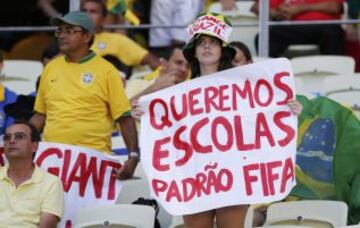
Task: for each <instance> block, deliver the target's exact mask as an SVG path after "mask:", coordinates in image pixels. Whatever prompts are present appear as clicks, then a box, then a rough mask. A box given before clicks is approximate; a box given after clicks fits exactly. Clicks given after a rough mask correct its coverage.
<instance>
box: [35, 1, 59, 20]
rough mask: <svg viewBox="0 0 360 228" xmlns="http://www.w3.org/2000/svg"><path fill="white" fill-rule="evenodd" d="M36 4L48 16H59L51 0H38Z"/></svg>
mask: <svg viewBox="0 0 360 228" xmlns="http://www.w3.org/2000/svg"><path fill="white" fill-rule="evenodd" d="M38 5H39V7H40V8H41V9H42V11H43V12H44V13H45V14H46V15H47V16H48V17H49V18H53V17H58V16H61V14H60V13H59V12H58V11H57V10H56V9H55V8H54V6H53V5H52V4H51V0H39V1H38Z"/></svg>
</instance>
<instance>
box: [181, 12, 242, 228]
mask: <svg viewBox="0 0 360 228" xmlns="http://www.w3.org/2000/svg"><path fill="white" fill-rule="evenodd" d="M211 22H215V23H214V24H216V25H218V26H213V27H209V26H207V25H209V24H210V23H211ZM204 25H206V26H204ZM230 26H231V24H230V22H229V21H228V20H227V18H225V17H224V16H222V15H218V14H207V15H200V16H199V17H198V18H197V19H196V20H195V21H194V22H193V23H192V24H191V25H190V26H189V28H188V31H189V33H190V34H189V37H190V39H189V41H188V42H187V44H186V45H185V47H184V48H183V53H184V56H185V58H186V60H187V61H188V62H189V64H190V67H191V78H196V77H201V76H204V75H208V74H212V73H216V72H218V71H221V70H226V69H230V68H232V67H233V65H232V60H233V59H234V57H235V55H236V50H235V49H234V48H233V47H232V46H230V45H228V43H227V37H226V36H229V34H230V31H231V27H230ZM207 27H209V28H207ZM218 28H222V29H223V30H222V31H221V32H218ZM191 33H193V34H191ZM247 209H248V205H235V206H229V207H223V208H217V209H214V210H210V211H203V212H200V213H196V214H190V215H184V222H185V225H186V227H197V228H200V227H201V228H210V227H214V218H216V225H217V227H219V228H224V227H226V228H230V227H231V228H235V227H236V228H239V227H244V220H245V216H246V212H247Z"/></svg>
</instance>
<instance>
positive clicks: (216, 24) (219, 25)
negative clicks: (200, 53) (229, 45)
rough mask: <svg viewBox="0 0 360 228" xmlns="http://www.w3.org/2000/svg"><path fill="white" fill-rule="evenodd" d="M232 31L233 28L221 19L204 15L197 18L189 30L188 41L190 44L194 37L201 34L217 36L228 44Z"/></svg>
mask: <svg viewBox="0 0 360 228" xmlns="http://www.w3.org/2000/svg"><path fill="white" fill-rule="evenodd" d="M231 30H232V28H231V27H230V26H229V25H227V24H226V23H224V22H223V21H221V20H220V19H218V18H216V17H214V16H210V15H204V16H201V17H199V18H197V19H196V20H195V21H194V22H193V23H192V24H191V25H190V26H189V27H188V28H187V34H188V37H187V41H188V42H189V41H190V40H191V39H192V38H193V37H194V35H196V34H199V33H201V34H208V35H211V36H215V37H217V38H219V39H220V40H222V41H225V42H227V41H228V39H229V36H230V34H231Z"/></svg>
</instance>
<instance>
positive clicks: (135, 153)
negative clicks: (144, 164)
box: [129, 151, 140, 162]
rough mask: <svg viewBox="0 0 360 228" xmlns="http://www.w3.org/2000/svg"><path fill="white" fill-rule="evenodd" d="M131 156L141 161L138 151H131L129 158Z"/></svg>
mask: <svg viewBox="0 0 360 228" xmlns="http://www.w3.org/2000/svg"><path fill="white" fill-rule="evenodd" d="M130 158H133V159H136V161H137V162H139V161H140V155H139V153H138V152H135V151H132V152H130V153H129V159H130Z"/></svg>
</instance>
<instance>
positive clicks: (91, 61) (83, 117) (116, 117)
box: [30, 11, 139, 179]
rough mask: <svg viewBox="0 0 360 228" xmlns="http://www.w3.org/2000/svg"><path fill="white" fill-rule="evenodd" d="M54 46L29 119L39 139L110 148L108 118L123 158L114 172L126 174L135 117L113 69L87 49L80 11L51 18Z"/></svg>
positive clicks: (132, 157) (87, 31)
mask: <svg viewBox="0 0 360 228" xmlns="http://www.w3.org/2000/svg"><path fill="white" fill-rule="evenodd" d="M53 22H54V24H55V25H58V29H57V30H56V32H55V35H56V36H57V38H58V43H59V49H60V51H61V52H62V53H63V54H64V55H63V56H60V57H57V58H55V59H54V60H52V61H51V62H49V63H48V64H47V65H46V67H45V69H44V71H43V74H42V75H41V81H40V87H39V90H38V93H37V96H36V101H35V108H34V109H35V112H36V113H35V115H34V116H33V117H32V118H31V120H30V122H31V123H33V124H34V125H35V126H36V127H37V128H38V129H40V130H43V131H44V141H47V142H58V143H65V144H71V145H79V146H84V147H88V148H93V149H95V150H98V151H102V152H104V153H110V152H111V132H112V130H113V123H114V121H116V122H117V123H119V124H120V128H121V133H122V135H123V138H124V141H125V144H126V147H127V149H128V151H129V159H128V160H127V161H126V162H125V163H124V165H123V166H122V168H121V170H118V172H117V174H118V177H119V178H120V179H126V178H130V177H131V176H132V175H133V173H134V171H135V168H136V165H137V162H138V160H139V154H138V141H137V133H136V127H135V121H134V119H133V118H132V117H131V115H130V109H131V108H130V104H129V101H128V99H127V97H126V95H125V92H124V86H123V83H122V80H121V76H120V74H119V72H118V71H117V70H116V69H115V67H114V66H112V65H111V64H110V63H109V62H107V61H106V60H104V59H103V58H102V57H100V56H98V55H96V54H95V53H94V52H93V51H91V50H89V47H90V46H91V43H92V40H93V37H94V31H95V26H94V23H93V21H92V20H91V19H90V17H89V16H88V15H87V14H86V13H84V12H79V11H77V12H70V13H68V14H66V15H65V16H64V17H62V18H56V19H55V20H54V21H53Z"/></svg>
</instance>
